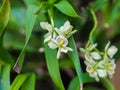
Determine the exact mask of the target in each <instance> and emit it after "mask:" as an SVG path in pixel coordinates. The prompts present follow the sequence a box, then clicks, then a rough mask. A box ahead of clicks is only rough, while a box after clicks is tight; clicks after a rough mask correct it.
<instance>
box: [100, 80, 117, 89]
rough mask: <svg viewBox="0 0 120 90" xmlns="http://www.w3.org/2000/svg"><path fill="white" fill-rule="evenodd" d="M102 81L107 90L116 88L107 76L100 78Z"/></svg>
mask: <svg viewBox="0 0 120 90" xmlns="http://www.w3.org/2000/svg"><path fill="white" fill-rule="evenodd" d="M100 81H101V82H102V84H103V85H104V86H105V87H106V89H107V90H115V88H114V86H113V84H112V83H111V82H110V81H109V80H108V79H107V78H102V79H100Z"/></svg>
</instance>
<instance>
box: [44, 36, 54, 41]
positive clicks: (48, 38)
mask: <svg viewBox="0 0 120 90" xmlns="http://www.w3.org/2000/svg"><path fill="white" fill-rule="evenodd" d="M51 38H52V35H47V36H46V37H45V39H44V43H46V42H48V41H50V40H51Z"/></svg>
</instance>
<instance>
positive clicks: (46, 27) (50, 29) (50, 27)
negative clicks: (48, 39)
mask: <svg viewBox="0 0 120 90" xmlns="http://www.w3.org/2000/svg"><path fill="white" fill-rule="evenodd" d="M40 26H41V27H42V28H43V29H45V30H48V31H49V32H50V31H52V25H50V24H49V23H48V22H40Z"/></svg>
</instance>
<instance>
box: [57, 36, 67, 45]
mask: <svg viewBox="0 0 120 90" xmlns="http://www.w3.org/2000/svg"><path fill="white" fill-rule="evenodd" d="M56 43H57V44H58V45H62V46H67V44H68V40H67V39H66V38H65V37H63V36H57V38H56Z"/></svg>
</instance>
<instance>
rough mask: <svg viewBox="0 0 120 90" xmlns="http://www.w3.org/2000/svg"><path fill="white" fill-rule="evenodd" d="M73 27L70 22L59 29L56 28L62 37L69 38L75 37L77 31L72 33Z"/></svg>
mask: <svg viewBox="0 0 120 90" xmlns="http://www.w3.org/2000/svg"><path fill="white" fill-rule="evenodd" d="M72 29H73V26H72V25H71V24H70V22H69V21H66V22H65V23H64V25H63V26H61V27H60V28H59V29H58V28H55V30H56V32H57V33H58V34H59V35H62V36H64V37H67V38H69V37H70V36H71V35H73V34H74V33H75V32H76V31H77V30H74V31H72Z"/></svg>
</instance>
